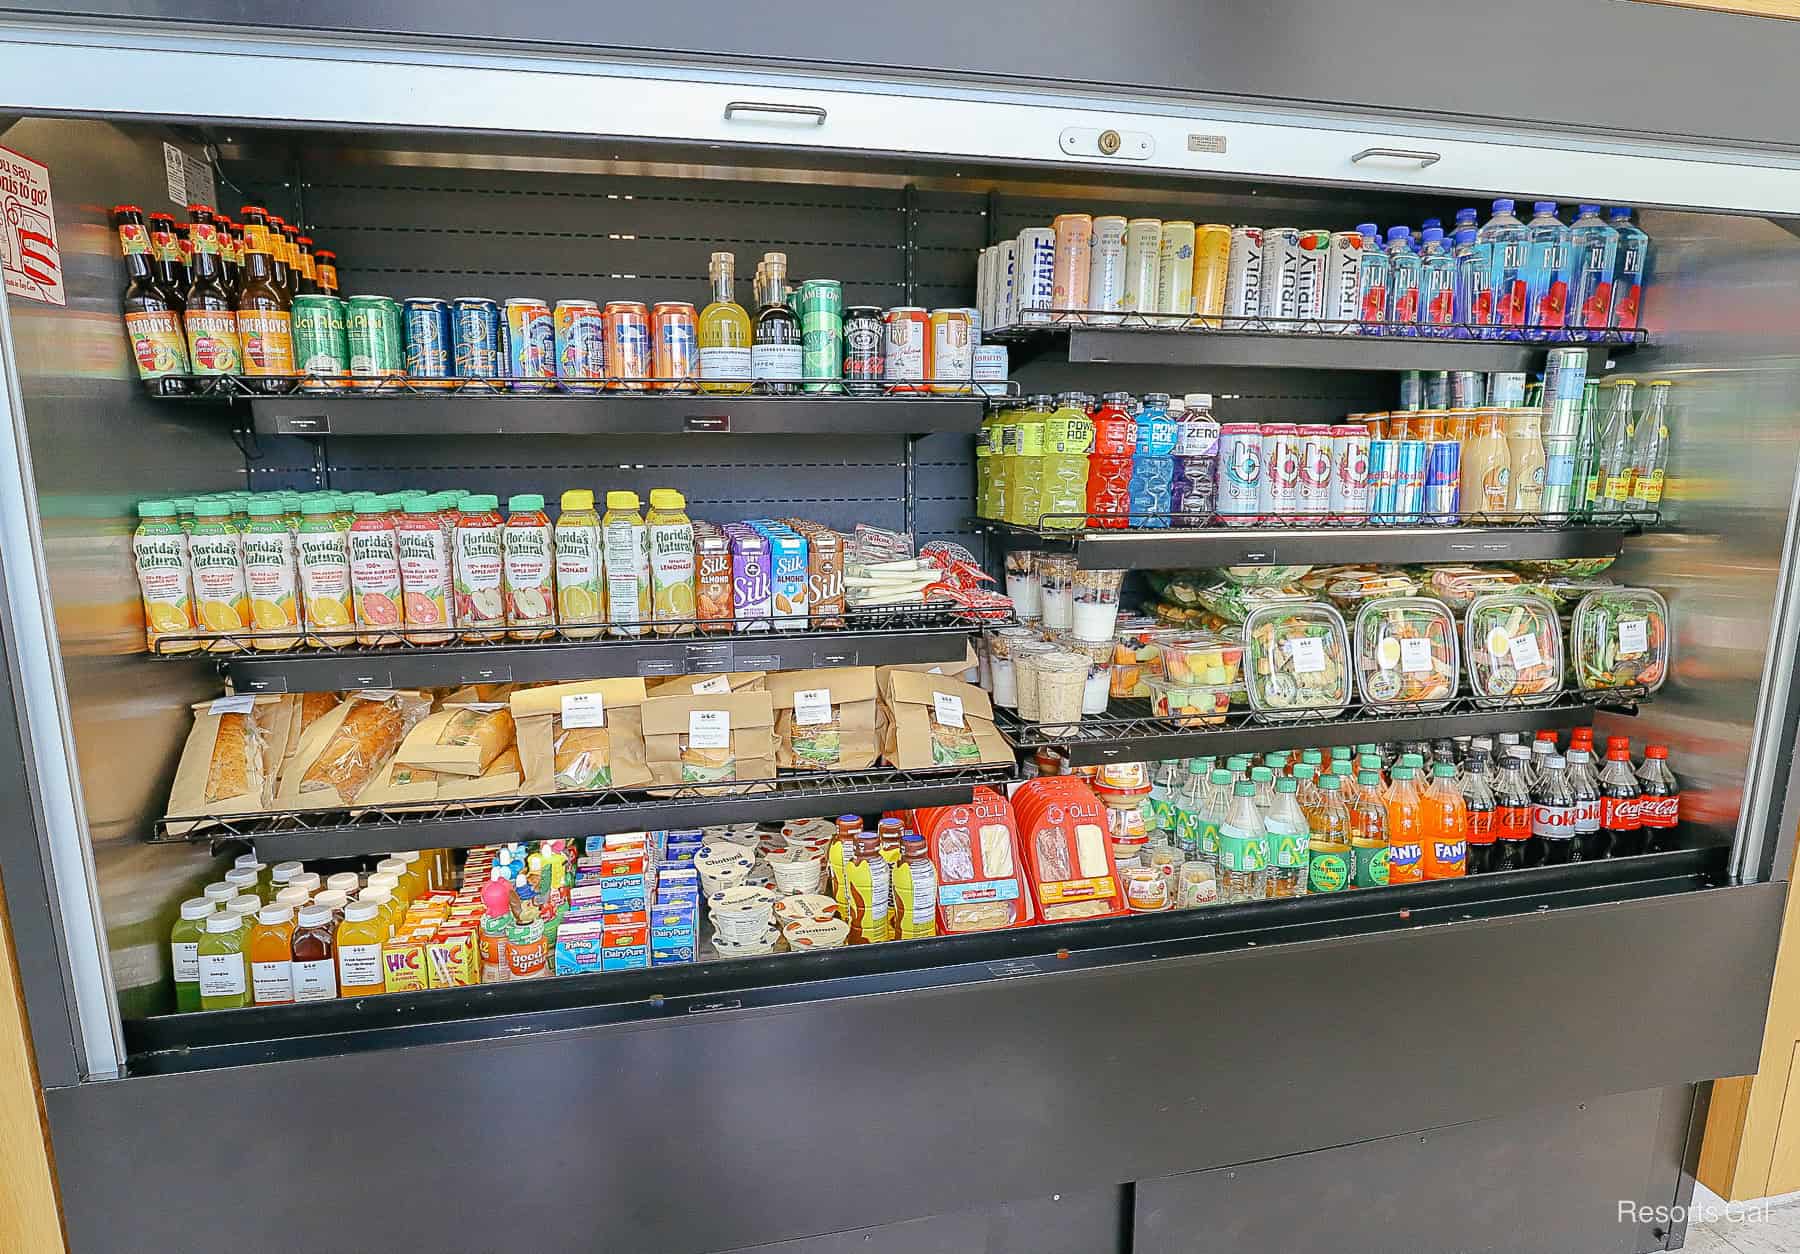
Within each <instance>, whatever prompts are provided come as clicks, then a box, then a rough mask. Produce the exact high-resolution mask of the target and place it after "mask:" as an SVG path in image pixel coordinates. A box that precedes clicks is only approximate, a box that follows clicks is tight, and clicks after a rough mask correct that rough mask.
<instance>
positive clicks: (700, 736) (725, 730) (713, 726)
mask: <svg viewBox="0 0 1800 1254" xmlns="http://www.w3.org/2000/svg"><path fill="white" fill-rule="evenodd" d="M688 748H690V749H729V748H731V711H729V710H690V711H689V712H688Z"/></svg>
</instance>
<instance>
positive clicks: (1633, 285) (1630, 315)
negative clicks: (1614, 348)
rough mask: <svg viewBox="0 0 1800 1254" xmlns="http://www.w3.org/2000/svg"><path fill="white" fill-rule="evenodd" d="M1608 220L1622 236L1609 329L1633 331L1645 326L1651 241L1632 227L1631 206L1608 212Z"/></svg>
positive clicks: (1614, 276)
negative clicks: (1646, 288) (1645, 288)
mask: <svg viewBox="0 0 1800 1254" xmlns="http://www.w3.org/2000/svg"><path fill="white" fill-rule="evenodd" d="M1607 217H1608V218H1609V219H1610V220H1611V221H1612V227H1613V230H1615V231H1617V232H1618V233H1619V268H1618V270H1617V272H1616V273H1614V275H1613V284H1612V318H1611V321H1610V323H1609V325H1611V326H1614V327H1617V328H1619V329H1620V330H1624V331H1631V330H1635V329H1636V328H1638V327H1641V326H1643V325H1644V279H1645V276H1646V275H1647V274H1648V273H1649V270H1650V237H1649V236H1648V235H1646V234H1644V232H1643V231H1642V230H1641V229H1640V228H1638V227H1636V226H1634V225H1632V221H1631V208H1630V206H1628V205H1619V206H1617V207H1615V208H1612V209H1609V210H1607Z"/></svg>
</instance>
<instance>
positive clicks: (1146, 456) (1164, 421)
mask: <svg viewBox="0 0 1800 1254" xmlns="http://www.w3.org/2000/svg"><path fill="white" fill-rule="evenodd" d="M1179 434H1180V433H1179V431H1178V430H1177V428H1176V425H1175V420H1174V419H1173V418H1171V417H1169V394H1168V393H1167V392H1150V393H1147V394H1146V395H1145V397H1144V407H1143V408H1142V409H1141V410H1139V411H1138V415H1137V448H1136V449H1134V450H1133V451H1132V454H1131V525H1132V526H1134V527H1167V526H1168V525H1169V515H1170V514H1171V513H1172V512H1173V510H1174V500H1173V495H1174V487H1175V459H1174V456H1173V454H1174V452H1175V442H1176V440H1177V438H1178V437H1179Z"/></svg>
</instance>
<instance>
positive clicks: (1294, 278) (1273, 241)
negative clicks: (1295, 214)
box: [1258, 226, 1300, 331]
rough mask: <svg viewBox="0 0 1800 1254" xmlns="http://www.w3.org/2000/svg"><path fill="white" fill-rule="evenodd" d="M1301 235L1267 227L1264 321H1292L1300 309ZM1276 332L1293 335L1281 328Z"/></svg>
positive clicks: (1264, 240) (1287, 228)
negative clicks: (1273, 319)
mask: <svg viewBox="0 0 1800 1254" xmlns="http://www.w3.org/2000/svg"><path fill="white" fill-rule="evenodd" d="M1299 298H1300V232H1299V230H1298V229H1297V228H1295V227H1291V226H1265V227H1264V228H1263V233H1262V294H1261V300H1262V305H1261V308H1260V310H1259V311H1258V312H1259V314H1260V316H1261V317H1263V318H1264V319H1272V318H1278V319H1282V320H1284V321H1291V320H1292V319H1294V318H1297V317H1299V309H1300V299H1299ZM1273 329H1274V330H1277V331H1291V330H1293V329H1294V328H1293V327H1291V326H1278V327H1275V328H1273Z"/></svg>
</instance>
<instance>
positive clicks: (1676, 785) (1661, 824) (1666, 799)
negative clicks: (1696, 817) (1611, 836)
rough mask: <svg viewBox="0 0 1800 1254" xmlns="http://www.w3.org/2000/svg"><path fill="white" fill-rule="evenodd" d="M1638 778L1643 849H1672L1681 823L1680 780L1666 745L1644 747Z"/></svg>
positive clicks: (1649, 850)
mask: <svg viewBox="0 0 1800 1254" xmlns="http://www.w3.org/2000/svg"><path fill="white" fill-rule="evenodd" d="M1637 778H1638V788H1639V790H1640V791H1639V795H1638V822H1639V825H1640V828H1641V830H1642V831H1643V836H1644V841H1643V844H1644V852H1645V853H1657V852H1659V851H1661V850H1666V849H1673V848H1675V846H1676V844H1677V839H1676V828H1677V827H1678V826H1679V825H1680V823H1681V781H1679V780H1677V779H1676V778H1675V772H1674V771H1671V770H1670V769H1669V750H1668V746H1666V745H1651V746H1649V747H1648V748H1647V749H1645V750H1644V764H1643V765H1642V766H1640V767H1638V770H1637Z"/></svg>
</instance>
